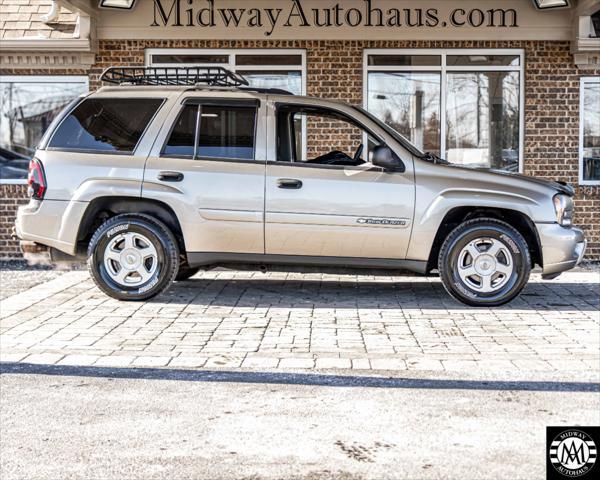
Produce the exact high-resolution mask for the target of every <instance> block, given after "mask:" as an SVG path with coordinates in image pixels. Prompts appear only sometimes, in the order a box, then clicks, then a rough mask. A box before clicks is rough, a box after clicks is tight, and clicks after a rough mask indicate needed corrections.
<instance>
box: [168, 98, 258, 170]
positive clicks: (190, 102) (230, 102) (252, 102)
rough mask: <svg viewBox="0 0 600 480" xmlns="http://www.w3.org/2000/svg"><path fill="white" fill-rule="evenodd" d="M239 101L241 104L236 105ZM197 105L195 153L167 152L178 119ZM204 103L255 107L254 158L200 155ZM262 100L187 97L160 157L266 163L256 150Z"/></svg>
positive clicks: (171, 127) (208, 104) (214, 105)
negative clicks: (178, 153) (258, 156)
mask: <svg viewBox="0 0 600 480" xmlns="http://www.w3.org/2000/svg"><path fill="white" fill-rule="evenodd" d="M236 103H238V104H239V105H236ZM244 103H245V104H244ZM190 105H192V106H195V107H196V109H197V110H196V125H195V130H194V154H193V155H175V154H166V153H165V149H166V147H167V144H168V143H169V140H170V139H171V135H172V134H173V131H174V129H175V125H176V124H177V120H179V118H180V117H181V115H182V114H183V111H184V110H185V108H186V107H188V106H190ZM203 105H206V106H210V107H236V106H241V107H243V108H253V109H254V142H253V144H252V158H249V159H246V158H235V157H211V156H207V155H199V154H198V150H199V147H200V145H199V142H200V127H201V121H202V107H203ZM260 107H261V105H260V101H259V100H252V99H239V101H237V99H228V98H213V97H206V98H205V97H186V98H184V99H183V100H182V101H181V102H180V103H179V109H178V110H177V115H175V119H174V120H173V122H172V124H171V126H170V127H169V132H168V134H167V136H166V137H165V139H164V142H163V144H162V146H161V148H160V151H159V155H158V156H159V158H176V159H180V160H191V161H193V162H197V161H207V162H242V163H261V164H264V163H265V161H264V160H257V159H256V151H257V139H258V121H259V118H260V117H259V111H260Z"/></svg>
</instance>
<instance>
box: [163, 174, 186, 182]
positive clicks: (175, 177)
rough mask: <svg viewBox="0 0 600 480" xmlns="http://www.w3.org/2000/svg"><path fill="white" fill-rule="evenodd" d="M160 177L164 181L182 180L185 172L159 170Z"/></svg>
mask: <svg viewBox="0 0 600 480" xmlns="http://www.w3.org/2000/svg"><path fill="white" fill-rule="evenodd" d="M158 179H159V180H161V181H163V182H181V181H182V180H183V173H181V172H159V174H158Z"/></svg>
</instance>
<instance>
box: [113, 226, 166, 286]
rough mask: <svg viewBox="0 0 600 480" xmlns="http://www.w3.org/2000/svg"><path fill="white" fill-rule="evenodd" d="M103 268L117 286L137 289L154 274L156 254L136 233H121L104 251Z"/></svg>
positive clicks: (143, 238) (144, 239)
mask: <svg viewBox="0 0 600 480" xmlns="http://www.w3.org/2000/svg"><path fill="white" fill-rule="evenodd" d="M104 266H105V268H106V272H107V273H108V275H109V277H110V278H111V279H112V280H113V281H114V282H116V283H117V284H119V285H121V286H124V287H138V286H140V285H143V284H144V283H146V282H147V281H148V280H150V279H151V278H152V275H154V273H155V272H156V270H157V268H158V253H157V252H156V248H155V247H154V245H152V242H151V241H150V240H149V239H148V238H147V237H146V236H144V235H142V234H140V233H137V232H126V233H121V234H119V235H117V236H116V237H114V238H112V239H111V240H110V242H109V243H108V245H107V246H106V248H105V249H104Z"/></svg>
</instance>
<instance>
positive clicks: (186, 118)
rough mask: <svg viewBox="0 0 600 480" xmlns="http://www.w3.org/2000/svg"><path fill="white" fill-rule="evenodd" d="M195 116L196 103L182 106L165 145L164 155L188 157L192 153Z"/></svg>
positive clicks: (196, 116) (196, 115)
mask: <svg viewBox="0 0 600 480" xmlns="http://www.w3.org/2000/svg"><path fill="white" fill-rule="evenodd" d="M197 118H198V105H186V106H185V107H184V108H183V110H182V111H181V114H180V115H179V118H178V119H177V122H175V126H174V127H173V131H172V132H171V136H170V137H169V141H168V142H167V144H166V145H165V149H164V154H165V155H175V156H190V157H191V156H193V155H194V138H195V136H196V120H197Z"/></svg>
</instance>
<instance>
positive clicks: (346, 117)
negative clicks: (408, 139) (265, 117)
mask: <svg viewBox="0 0 600 480" xmlns="http://www.w3.org/2000/svg"><path fill="white" fill-rule="evenodd" d="M285 107H295V108H296V109H297V110H296V112H294V113H299V112H300V113H305V114H306V113H307V112H308V113H310V110H312V109H314V110H316V111H325V112H327V111H330V112H333V114H334V115H333V116H334V117H335V116H338V117H340V119H341V120H342V121H346V122H348V123H350V124H351V125H354V126H355V127H356V128H359V129H361V130H363V146H365V145H367V142H368V136H369V135H370V136H371V137H373V138H374V139H375V140H377V142H379V144H380V145H384V144H385V142H384V141H383V139H382V138H381V137H380V136H379V135H377V134H375V133H373V131H372V130H371V129H370V128H369V127H367V126H366V125H365V124H364V123H363V122H361V121H359V120H357V119H356V118H354V117H352V116H351V115H350V114H348V113H346V112H344V111H342V110H339V109H336V108H335V107H332V106H322V105H312V104H306V103H295V102H277V103H276V104H275V118H276V119H277V118H278V117H279V112H280V110H281V108H285ZM302 124H303V132H302V133H303V142H304V144H303V148H302V150H303V152H302V153H303V157H304V158H306V156H307V155H306V150H307V145H306V136H307V131H306V130H307V129H306V117H305V118H304V119H303V122H302ZM278 128H279V126H278V122H277V121H276V128H275V136H276V138H277V139H278V138H279V132H278V130H277V129H278ZM278 153H279V152H276V157H275V159H274V160H269V164H272V165H286V166H292V167H301V168H324V169H329V170H364V167H363V166H362V165H358V166H354V165H324V164H319V163H307V162H306V161H291V162H290V161H286V160H279V158H278V156H279V155H278ZM367 154H368V152H367ZM400 162H401V163H402V166H403V169H404V170H402V171H401V172H398V173H404V172H405V170H406V166H405V165H404V160H402V159H400ZM366 163H368V161H367V162H366ZM371 168H375V169H378V170H380V169H381V168H380V167H376V166H372V167H371Z"/></svg>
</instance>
